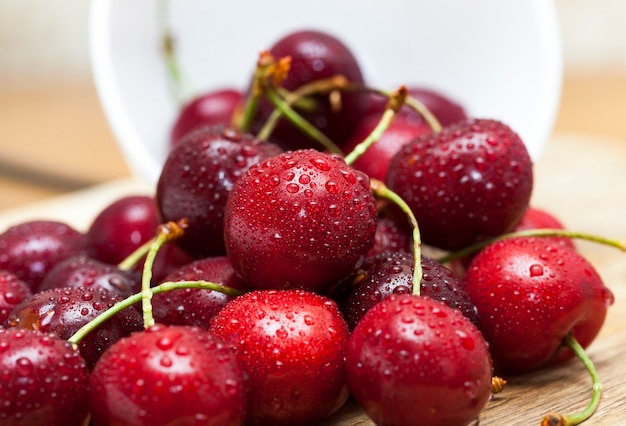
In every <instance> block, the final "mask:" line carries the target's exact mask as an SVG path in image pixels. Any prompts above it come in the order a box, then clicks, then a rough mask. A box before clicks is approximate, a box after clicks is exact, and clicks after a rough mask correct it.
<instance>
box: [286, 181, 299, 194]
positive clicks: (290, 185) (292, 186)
mask: <svg viewBox="0 0 626 426" xmlns="http://www.w3.org/2000/svg"><path fill="white" fill-rule="evenodd" d="M285 189H286V190H287V192H288V193H290V194H295V193H296V192H298V191H299V190H300V185H298V184H297V183H288V184H287V186H285Z"/></svg>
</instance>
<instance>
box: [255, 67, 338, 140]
mask: <svg viewBox="0 0 626 426" xmlns="http://www.w3.org/2000/svg"><path fill="white" fill-rule="evenodd" d="M347 84H348V80H346V78H345V77H344V76H342V75H335V76H333V77H329V78H324V79H321V80H315V81H312V82H310V83H306V84H303V85H302V86H300V87H298V88H297V89H296V90H294V91H291V92H289V91H287V90H284V89H283V88H281V87H277V88H276V90H278V91H279V94H280V95H281V96H282V97H283V98H284V100H285V102H286V103H287V104H288V105H289V106H291V105H297V106H298V108H301V109H305V110H309V111H310V110H312V109H314V108H315V105H316V104H317V102H316V101H315V100H314V99H311V98H308V97H307V96H311V95H316V94H324V93H334V92H336V91H338V90H341V89H343V88H345V87H346V86H347ZM282 116H283V112H282V111H281V110H280V109H278V108H275V109H274V111H272V113H271V114H270V116H269V117H268V119H267V121H266V122H265V124H264V125H263V127H262V128H261V130H260V131H259V133H258V135H257V136H258V137H259V138H260V139H267V138H268V137H269V136H270V135H271V134H272V132H273V131H274V128H276V125H277V124H278V120H279V119H280V118H281V117H282Z"/></svg>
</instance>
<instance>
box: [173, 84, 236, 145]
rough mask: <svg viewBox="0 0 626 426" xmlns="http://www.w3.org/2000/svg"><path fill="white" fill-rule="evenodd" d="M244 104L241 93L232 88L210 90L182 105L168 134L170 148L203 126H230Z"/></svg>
mask: <svg viewBox="0 0 626 426" xmlns="http://www.w3.org/2000/svg"><path fill="white" fill-rule="evenodd" d="M243 102H244V96H243V93H242V92H241V91H240V90H237V89H233V88H229V87H228V88H221V89H217V90H211V91H208V92H206V93H203V94H201V95H198V96H196V97H195V98H193V99H192V100H190V101H189V102H187V103H186V104H185V105H183V107H182V109H181V110H180V112H179V114H178V116H177V117H176V121H175V122H174V124H173V126H172V131H171V134H170V146H171V147H173V146H175V145H176V144H177V143H178V142H180V140H181V139H182V138H183V137H184V136H185V135H187V133H189V132H191V131H193V130H195V129H197V128H199V127H203V126H214V125H218V124H221V125H223V126H230V125H231V124H232V119H233V115H234V113H235V111H236V109H237V108H238V107H240V106H241V105H242V104H243Z"/></svg>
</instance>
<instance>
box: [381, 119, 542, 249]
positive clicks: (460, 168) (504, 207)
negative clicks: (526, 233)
mask: <svg viewBox="0 0 626 426" xmlns="http://www.w3.org/2000/svg"><path fill="white" fill-rule="evenodd" d="M386 183H387V185H388V186H389V188H390V189H391V190H392V191H395V192H396V193H397V194H398V195H399V196H400V197H401V198H402V199H404V200H405V201H406V203H407V204H408V205H409V206H410V207H411V209H412V210H413V212H414V214H415V216H416V218H417V221H418V223H419V224H420V228H421V232H422V239H423V242H424V243H426V244H428V245H431V246H434V247H437V248H440V249H444V250H458V249H461V248H463V247H466V246H468V245H470V244H472V243H474V242H477V241H479V240H484V239H487V238H489V237H493V236H497V235H500V234H502V233H505V232H508V231H510V230H511V229H513V227H515V225H516V224H517V222H519V220H520V219H521V217H522V215H523V214H524V212H525V210H526V208H527V206H528V203H529V200H530V195H531V192H532V187H533V174H532V162H531V159H530V156H529V154H528V151H527V149H526V147H525V146H524V143H523V142H522V140H521V139H520V138H519V136H518V135H517V134H516V133H515V132H514V131H513V130H512V129H511V128H510V127H508V126H507V125H506V124H504V123H502V122H500V121H496V120H489V119H468V120H465V121H462V122H460V123H457V124H453V125H451V126H449V127H447V128H444V129H443V131H441V132H440V133H431V134H426V135H422V136H419V137H417V138H416V139H414V140H413V141H411V142H410V143H408V144H406V145H404V146H403V147H402V148H401V149H400V151H399V152H398V153H397V154H396V155H395V156H394V159H393V160H392V163H391V165H390V167H389V173H388V175H387V178H386Z"/></svg>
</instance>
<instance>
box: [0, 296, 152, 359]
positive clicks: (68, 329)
mask: <svg viewBox="0 0 626 426" xmlns="http://www.w3.org/2000/svg"><path fill="white" fill-rule="evenodd" d="M120 300H121V299H120V298H119V297H118V296H116V295H114V294H113V293H111V292H109V291H107V290H105V289H103V288H88V287H74V288H54V289H50V290H46V291H42V292H39V293H35V294H34V295H32V296H31V297H29V298H26V299H24V300H23V301H22V303H20V304H19V305H17V306H16V307H15V308H14V309H13V311H11V314H10V315H9V318H8V319H7V320H6V325H7V327H10V328H16V329H21V330H39V331H42V332H46V333H54V334H55V335H56V336H58V337H59V338H61V339H69V338H70V337H71V336H72V335H73V334H74V333H75V332H76V331H77V330H78V329H80V328H81V327H82V326H83V325H85V324H87V323H88V322H89V321H91V320H92V319H94V318H95V317H96V316H97V315H99V314H101V313H102V312H104V310H106V309H108V308H110V307H111V306H113V305H114V304H115V303H117V302H118V301H120ZM142 325H143V322H142V319H141V315H140V314H139V311H138V310H136V309H135V308H134V307H131V308H127V309H124V310H122V311H121V312H118V313H117V314H116V315H115V316H114V317H113V318H111V319H109V320H108V321H107V322H105V323H104V324H102V325H101V326H99V327H98V328H97V330H96V331H95V332H93V333H91V334H90V335H89V336H88V337H87V338H85V339H84V340H82V341H81V342H80V344H79V350H80V353H81V355H82V356H83V358H84V359H85V360H86V362H87V365H88V366H89V367H90V368H91V367H93V366H94V364H95V362H96V360H97V359H98V358H99V357H100V355H101V354H102V352H103V351H104V350H105V349H106V348H108V347H109V346H111V345H112V344H113V343H114V342H115V341H117V340H119V339H120V338H122V337H124V336H128V335H129V334H130V333H132V332H133V331H137V330H140V329H141V328H142Z"/></svg>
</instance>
